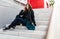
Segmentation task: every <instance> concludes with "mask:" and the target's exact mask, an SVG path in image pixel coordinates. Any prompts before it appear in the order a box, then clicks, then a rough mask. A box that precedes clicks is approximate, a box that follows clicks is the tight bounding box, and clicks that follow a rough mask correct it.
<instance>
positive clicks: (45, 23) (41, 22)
mask: <svg viewBox="0 0 60 39" xmlns="http://www.w3.org/2000/svg"><path fill="white" fill-rule="evenodd" d="M48 23H49V21H39V20H36V24H37V26H39V25H48Z"/></svg>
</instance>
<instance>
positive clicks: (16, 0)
mask: <svg viewBox="0 0 60 39" xmlns="http://www.w3.org/2000/svg"><path fill="white" fill-rule="evenodd" d="M14 1H15V2H17V3H19V4H21V5H23V6H26V4H24V3H21V2H20V1H18V0H14Z"/></svg>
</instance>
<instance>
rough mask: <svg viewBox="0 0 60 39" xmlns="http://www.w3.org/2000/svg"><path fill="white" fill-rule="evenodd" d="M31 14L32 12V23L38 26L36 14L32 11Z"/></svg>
mask: <svg viewBox="0 0 60 39" xmlns="http://www.w3.org/2000/svg"><path fill="white" fill-rule="evenodd" d="M31 12H32V14H31V18H32V22H33V24H34V25H35V26H36V22H35V16H34V12H33V11H31Z"/></svg>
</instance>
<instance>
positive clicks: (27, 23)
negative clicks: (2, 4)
mask: <svg viewBox="0 0 60 39" xmlns="http://www.w3.org/2000/svg"><path fill="white" fill-rule="evenodd" d="M20 23H21V24H24V25H25V26H26V28H27V29H28V30H35V26H34V25H32V23H31V22H30V21H29V20H28V19H26V18H24V19H23V18H21V17H20V18H15V19H14V21H13V22H12V23H11V24H10V25H9V27H15V26H16V25H17V24H20Z"/></svg>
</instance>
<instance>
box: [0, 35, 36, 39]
mask: <svg viewBox="0 0 60 39" xmlns="http://www.w3.org/2000/svg"><path fill="white" fill-rule="evenodd" d="M0 38H1V39H37V38H29V37H22V36H12V35H4V34H0Z"/></svg>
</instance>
